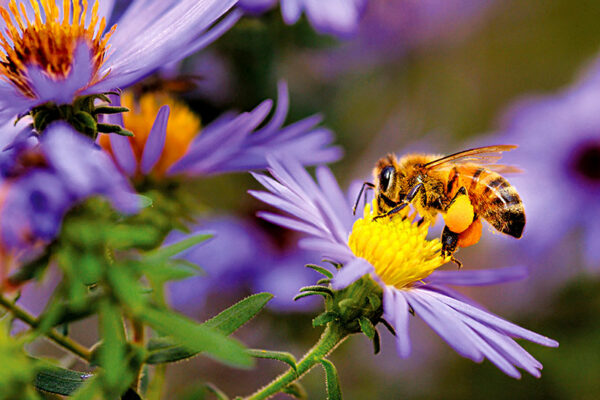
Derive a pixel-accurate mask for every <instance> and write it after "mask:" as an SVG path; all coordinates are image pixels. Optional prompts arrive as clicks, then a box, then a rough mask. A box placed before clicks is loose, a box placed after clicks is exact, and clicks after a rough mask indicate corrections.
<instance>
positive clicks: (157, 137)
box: [100, 81, 342, 176]
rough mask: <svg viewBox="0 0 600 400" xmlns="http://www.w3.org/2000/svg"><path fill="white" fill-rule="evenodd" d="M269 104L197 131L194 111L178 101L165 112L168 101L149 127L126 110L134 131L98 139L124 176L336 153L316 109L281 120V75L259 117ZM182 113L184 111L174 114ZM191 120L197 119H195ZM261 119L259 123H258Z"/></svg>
mask: <svg viewBox="0 0 600 400" xmlns="http://www.w3.org/2000/svg"><path fill="white" fill-rule="evenodd" d="M157 104H159V103H158V102H157ZM272 106H273V102H272V101H271V100H265V101H263V102H262V103H261V104H259V105H258V106H257V107H256V108H255V109H254V110H252V111H250V112H246V113H242V114H234V113H232V112H230V113H226V114H224V115H222V116H221V117H219V118H218V119H217V120H215V121H213V122H212V123H210V124H209V125H207V126H206V127H204V128H203V129H202V130H201V131H200V130H199V128H194V126H193V124H192V123H191V122H190V120H191V119H193V118H196V117H193V116H191V115H189V114H191V112H190V111H189V110H187V109H186V110H183V109H182V107H179V110H180V111H178V112H175V111H173V112H172V115H171V116H169V114H170V112H171V109H170V108H169V106H162V107H161V109H160V110H159V111H158V114H157V116H156V119H155V121H154V124H153V125H152V126H151V128H150V121H149V120H148V119H147V118H146V119H144V121H146V122H148V127H138V126H129V125H128V122H127V118H128V117H130V116H127V115H126V116H125V118H126V119H125V123H124V124H123V126H124V127H125V128H127V129H130V130H132V131H133V132H135V134H136V136H135V137H133V138H126V137H123V136H118V135H110V136H108V135H103V137H101V140H100V144H101V145H102V147H104V148H105V149H107V150H108V151H109V152H110V153H111V154H112V156H113V158H114V160H115V162H116V163H117V165H118V166H119V168H121V169H122V170H123V171H124V172H125V173H126V174H127V175H129V176H135V175H137V174H140V173H141V174H142V175H144V174H148V173H151V172H154V173H155V174H158V175H161V174H162V173H165V172H166V174H168V175H169V174H188V175H214V174H220V173H227V172H235V171H247V170H251V169H262V168H265V167H266V165H267V162H266V157H267V155H268V154H276V155H279V156H282V157H287V156H294V157H297V158H299V159H300V161H301V162H302V163H303V164H308V165H311V164H319V163H325V162H331V161H335V160H337V159H339V158H340V157H341V153H342V152H341V149H340V148H339V147H336V146H331V142H332V140H333V134H332V132H331V131H329V130H328V129H326V128H323V127H318V126H317V124H318V123H319V122H320V121H321V117H320V116H319V115H313V116H311V117H308V118H305V119H303V120H301V121H298V122H295V123H292V124H290V125H288V126H285V127H284V126H283V124H284V122H285V119H286V116H287V112H288V107H289V97H288V90H287V84H286V83H285V82H283V81H281V82H280V83H279V90H278V104H277V107H276V108H275V110H274V112H273V115H272V117H271V119H270V120H269V121H268V122H265V119H266V118H267V116H268V115H269V113H270V111H271V109H272ZM174 107H175V106H174V105H172V108H174ZM132 109H133V108H132ZM142 112H143V110H142ZM183 113H186V114H187V116H186V117H185V118H178V116H179V115H181V114H183ZM116 118H123V117H121V116H116ZM173 119H176V121H179V122H174V125H173V127H172V128H171V127H169V125H168V124H169V123H170V121H171V120H173ZM113 122H115V123H120V121H113ZM181 122H184V124H182V123H181ZM176 123H177V124H178V125H175V124H176ZM196 123H197V124H198V125H199V121H198V122H196ZM261 124H264V125H263V126H261V127H260V128H259V126H260V125H261ZM190 130H191V131H190ZM109 141H110V142H109ZM136 152H137V153H136Z"/></svg>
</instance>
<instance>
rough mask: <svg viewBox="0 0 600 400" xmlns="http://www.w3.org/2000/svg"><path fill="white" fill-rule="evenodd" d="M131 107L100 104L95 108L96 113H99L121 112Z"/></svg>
mask: <svg viewBox="0 0 600 400" xmlns="http://www.w3.org/2000/svg"><path fill="white" fill-rule="evenodd" d="M128 111H129V108H127V107H116V106H115V107H113V106H98V107H96V108H94V111H93V113H94V115H97V114H120V113H123V112H128Z"/></svg>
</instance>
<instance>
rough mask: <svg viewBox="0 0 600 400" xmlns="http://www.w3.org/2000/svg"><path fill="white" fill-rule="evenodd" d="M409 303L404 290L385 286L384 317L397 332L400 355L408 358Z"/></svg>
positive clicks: (409, 348)
mask: <svg viewBox="0 0 600 400" xmlns="http://www.w3.org/2000/svg"><path fill="white" fill-rule="evenodd" d="M408 308H409V307H408V303H407V302H406V299H405V298H404V294H403V291H402V290H398V289H396V288H393V287H390V286H385V287H384V289H383V316H384V318H385V319H386V320H388V321H389V322H390V323H391V324H392V325H393V327H394V329H395V330H396V347H397V350H398V355H400V357H402V358H407V357H408V356H409V355H410V351H411V346H410V335H409V332H408Z"/></svg>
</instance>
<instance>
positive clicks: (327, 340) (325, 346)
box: [245, 322, 349, 400]
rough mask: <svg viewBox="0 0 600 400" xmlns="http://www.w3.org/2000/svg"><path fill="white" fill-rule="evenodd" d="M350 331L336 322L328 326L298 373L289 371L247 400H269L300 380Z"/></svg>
mask: <svg viewBox="0 0 600 400" xmlns="http://www.w3.org/2000/svg"><path fill="white" fill-rule="evenodd" d="M348 334H349V333H348V331H346V330H345V329H343V328H342V327H341V326H339V325H338V324H336V323H335V322H333V323H330V324H328V325H327V327H326V328H325V330H324V331H323V334H322V335H321V337H320V338H319V341H318V342H317V343H316V344H315V345H314V346H313V348H312V349H310V350H309V351H308V352H307V353H306V354H305V355H304V357H302V359H301V360H300V362H298V364H297V372H296V371H294V370H293V369H291V368H290V369H289V370H288V371H286V372H284V373H283V374H281V375H279V376H278V377H277V378H275V379H274V380H273V381H272V382H271V383H269V384H267V385H266V386H264V387H262V388H261V389H259V390H258V391H256V392H255V393H253V394H251V395H250V396H248V397H245V400H262V399H268V398H269V397H271V396H273V395H274V394H276V393H279V392H281V391H282V390H283V389H285V388H286V387H287V386H288V385H289V384H290V383H292V382H294V381H296V380H298V379H300V378H301V377H302V376H303V375H304V374H305V373H307V372H308V371H310V370H311V369H312V367H314V366H315V365H317V364H319V362H320V360H321V359H322V358H323V357H325V356H327V355H328V354H329V353H331V352H332V351H333V350H334V349H335V348H336V347H337V346H338V345H339V344H340V343H342V342H343V341H344V339H346V337H347V336H348Z"/></svg>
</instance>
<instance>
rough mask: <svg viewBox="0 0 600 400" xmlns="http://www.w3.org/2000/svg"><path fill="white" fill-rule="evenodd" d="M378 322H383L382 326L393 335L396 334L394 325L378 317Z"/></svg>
mask: <svg viewBox="0 0 600 400" xmlns="http://www.w3.org/2000/svg"><path fill="white" fill-rule="evenodd" d="M379 322H381V323H382V324H383V326H385V327H386V328H387V330H388V331H390V333H391V334H392V335H394V336H396V330H395V329H394V327H393V326H392V325H390V323H389V322H387V321H386V320H385V319H383V318H380V319H379Z"/></svg>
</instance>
